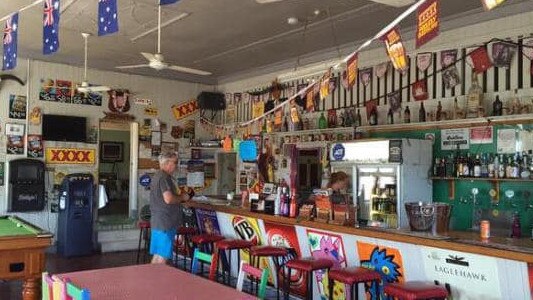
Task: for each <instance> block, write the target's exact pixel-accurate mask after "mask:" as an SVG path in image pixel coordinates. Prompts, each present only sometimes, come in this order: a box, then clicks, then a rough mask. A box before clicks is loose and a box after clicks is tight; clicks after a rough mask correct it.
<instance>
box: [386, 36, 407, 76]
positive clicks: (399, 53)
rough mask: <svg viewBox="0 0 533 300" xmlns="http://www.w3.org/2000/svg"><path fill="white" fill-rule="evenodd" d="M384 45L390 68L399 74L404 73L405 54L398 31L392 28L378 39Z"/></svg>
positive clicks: (405, 67) (405, 68)
mask: <svg viewBox="0 0 533 300" xmlns="http://www.w3.org/2000/svg"><path fill="white" fill-rule="evenodd" d="M380 39H381V40H382V41H383V42H384V43H385V49H386V51H387V55H388V56H389V58H390V60H391V62H392V66H393V67H394V68H395V69H396V70H398V71H399V72H401V73H404V72H405V71H406V70H407V68H408V66H407V54H406V52H405V47H404V46H403V43H402V37H401V36H400V30H399V29H398V28H393V29H391V30H390V31H389V32H387V33H386V34H384V35H383V36H382V37H381V38H380Z"/></svg>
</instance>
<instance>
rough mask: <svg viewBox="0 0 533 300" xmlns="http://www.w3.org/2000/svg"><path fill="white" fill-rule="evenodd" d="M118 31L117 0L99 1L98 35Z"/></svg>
mask: <svg viewBox="0 0 533 300" xmlns="http://www.w3.org/2000/svg"><path fill="white" fill-rule="evenodd" d="M117 31H118V9H117V0H99V1H98V35H99V36H103V35H107V34H111V33H115V32H117Z"/></svg>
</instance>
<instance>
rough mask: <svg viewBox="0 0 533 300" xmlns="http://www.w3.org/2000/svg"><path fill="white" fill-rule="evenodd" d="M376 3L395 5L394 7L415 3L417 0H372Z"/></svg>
mask: <svg viewBox="0 0 533 300" xmlns="http://www.w3.org/2000/svg"><path fill="white" fill-rule="evenodd" d="M370 1H373V2H376V3H380V4H384V5H389V6H394V7H402V6H406V5H410V4H413V3H415V0H370Z"/></svg>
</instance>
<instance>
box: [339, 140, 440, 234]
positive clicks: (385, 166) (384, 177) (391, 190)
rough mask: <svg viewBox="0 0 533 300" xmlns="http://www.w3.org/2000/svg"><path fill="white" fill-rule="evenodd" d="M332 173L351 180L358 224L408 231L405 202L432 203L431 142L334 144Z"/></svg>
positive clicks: (368, 141) (369, 141) (356, 142)
mask: <svg viewBox="0 0 533 300" xmlns="http://www.w3.org/2000/svg"><path fill="white" fill-rule="evenodd" d="M330 160H331V172H338V171H344V172H346V174H348V175H349V176H350V177H351V182H352V186H351V189H350V191H349V192H350V193H352V197H353V199H354V203H357V205H358V211H357V218H358V220H359V224H361V225H367V226H373V227H382V228H409V220H408V219H407V214H406V212H405V206H404V203H405V202H414V201H416V202H418V201H422V202H432V193H433V190H432V181H431V178H430V177H429V176H430V175H429V174H430V172H431V161H432V141H430V140H418V139H380V140H377V139H376V140H374V139H372V140H359V141H354V142H347V143H337V144H333V145H332V146H331V149H330Z"/></svg>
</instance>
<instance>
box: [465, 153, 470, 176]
mask: <svg viewBox="0 0 533 300" xmlns="http://www.w3.org/2000/svg"><path fill="white" fill-rule="evenodd" d="M471 166H472V163H471V159H470V152H469V153H467V155H466V158H465V160H464V161H463V177H470V167H471Z"/></svg>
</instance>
